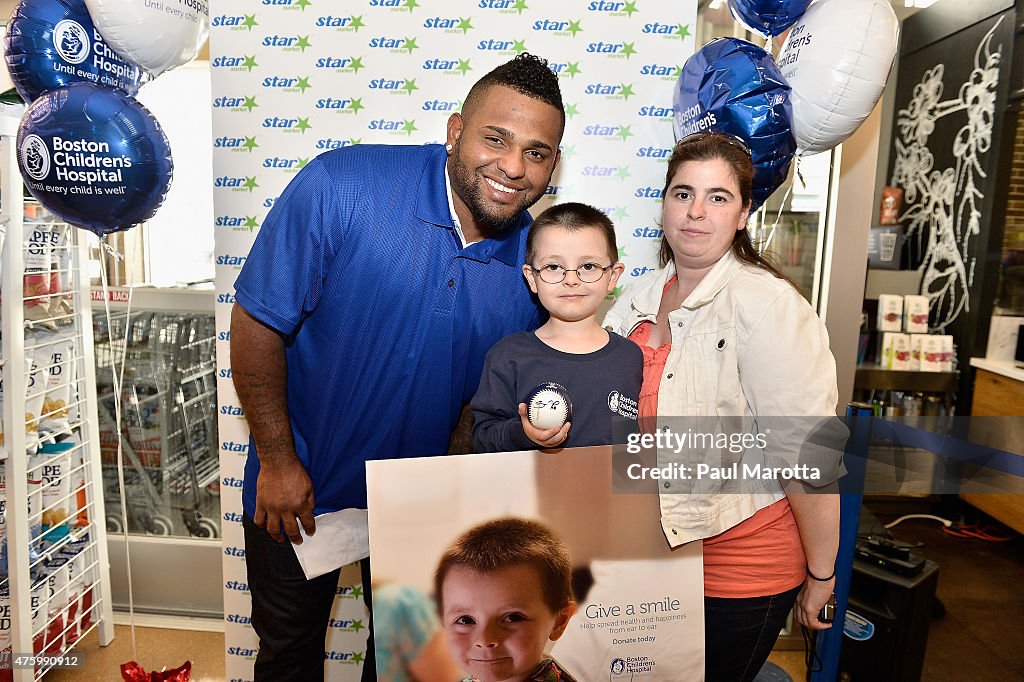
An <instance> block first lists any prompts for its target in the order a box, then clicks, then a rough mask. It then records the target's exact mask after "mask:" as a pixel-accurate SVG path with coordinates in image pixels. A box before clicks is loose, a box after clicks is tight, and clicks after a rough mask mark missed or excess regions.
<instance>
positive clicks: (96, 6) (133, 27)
mask: <svg viewBox="0 0 1024 682" xmlns="http://www.w3.org/2000/svg"><path fill="white" fill-rule="evenodd" d="M85 4H86V6H88V8H89V13H90V14H91V15H92V18H93V21H95V22H96V28H98V29H99V30H100V33H102V34H103V38H104V39H105V40H106V41H107V42H108V43H110V45H111V46H112V47H113V48H114V49H115V50H117V51H118V52H119V53H120V54H121V55H123V56H124V57H125V58H126V59H128V60H130V61H131V62H133V63H135V64H138V65H139V66H141V67H142V68H144V69H145V70H146V71H148V72H149V73H150V74H151V75H152V76H153V77H154V78H155V77H157V76H159V75H160V74H161V73H163V72H164V71H167V70H169V69H173V68H174V67H176V66H180V65H182V64H184V63H185V62H187V61H190V60H191V59H192V58H193V57H195V56H196V54H197V53H198V52H199V48H201V47H202V46H203V41H205V40H206V34H207V32H208V31H209V28H210V7H209V2H208V1H207V0H85ZM243 4H245V3H243ZM252 4H254V5H255V4H257V3H255V2H253V3H252Z"/></svg>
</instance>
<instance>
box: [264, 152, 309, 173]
mask: <svg viewBox="0 0 1024 682" xmlns="http://www.w3.org/2000/svg"><path fill="white" fill-rule="evenodd" d="M307 163H309V159H308V158H305V159H303V158H301V157H299V158H294V159H291V158H283V157H280V156H271V157H267V158H266V159H263V167H264V168H267V169H269V170H279V171H282V172H284V173H291V174H294V173H298V172H299V171H300V170H302V169H303V168H305V167H306V164H307Z"/></svg>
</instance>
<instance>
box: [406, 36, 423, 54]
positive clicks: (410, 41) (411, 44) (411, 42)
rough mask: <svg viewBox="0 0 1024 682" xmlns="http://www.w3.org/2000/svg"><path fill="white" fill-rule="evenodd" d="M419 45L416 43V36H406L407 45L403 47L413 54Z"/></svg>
mask: <svg viewBox="0 0 1024 682" xmlns="http://www.w3.org/2000/svg"><path fill="white" fill-rule="evenodd" d="M417 47H419V45H417V44H416V39H415V38H406V39H405V47H403V48H402V49H403V50H408V51H409V54H412V51H413V50H415V49H416V48H417Z"/></svg>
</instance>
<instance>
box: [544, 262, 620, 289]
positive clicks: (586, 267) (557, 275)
mask: <svg viewBox="0 0 1024 682" xmlns="http://www.w3.org/2000/svg"><path fill="white" fill-rule="evenodd" d="M613 265H614V264H613ZM530 269H531V270H533V271H534V272H535V273H537V275H538V276H539V277H540V278H541V279H542V280H544V281H545V282H547V283H548V284H559V283H560V282H561V281H562V280H563V279H565V274H566V273H568V272H575V273H576V276H577V277H578V278H579V280H580V281H581V282H583V283H584V284H593V283H594V282H597V281H599V280H600V279H601V278H602V277H604V273H606V272H608V271H609V270H611V269H612V266H611V265H605V266H604V267H602V266H600V265H598V264H597V263H583V264H582V265H580V266H579V267H578V268H576V269H574V270H569V269H568V268H564V267H562V266H561V265H557V264H555V263H549V264H548V265H545V266H543V267H539V268H535V267H533V266H532V265H531V266H530Z"/></svg>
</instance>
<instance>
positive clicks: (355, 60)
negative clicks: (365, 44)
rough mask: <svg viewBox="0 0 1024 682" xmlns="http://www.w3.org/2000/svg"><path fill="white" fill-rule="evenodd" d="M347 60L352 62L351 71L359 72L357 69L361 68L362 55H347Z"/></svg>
mask: <svg viewBox="0 0 1024 682" xmlns="http://www.w3.org/2000/svg"><path fill="white" fill-rule="evenodd" d="M349 60H350V61H351V62H352V71H353V73H359V69H361V68H363V58H362V57H349Z"/></svg>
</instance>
